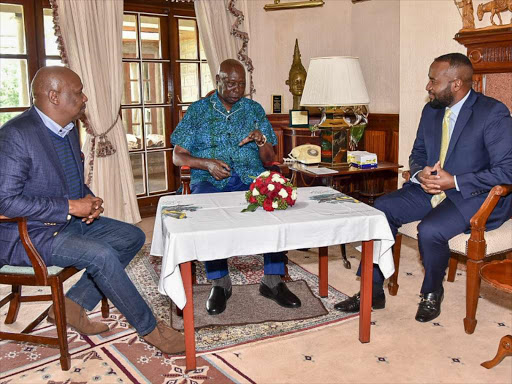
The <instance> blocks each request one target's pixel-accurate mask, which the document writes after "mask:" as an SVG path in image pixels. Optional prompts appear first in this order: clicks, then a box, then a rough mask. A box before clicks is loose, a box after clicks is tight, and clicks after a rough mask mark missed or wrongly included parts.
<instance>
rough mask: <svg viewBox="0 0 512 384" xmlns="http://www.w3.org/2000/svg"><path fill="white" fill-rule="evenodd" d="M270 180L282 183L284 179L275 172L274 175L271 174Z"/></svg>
mask: <svg viewBox="0 0 512 384" xmlns="http://www.w3.org/2000/svg"><path fill="white" fill-rule="evenodd" d="M272 181H273V182H274V183H280V184H284V179H283V178H282V177H281V176H280V175H279V174H277V173H275V174H274V175H272Z"/></svg>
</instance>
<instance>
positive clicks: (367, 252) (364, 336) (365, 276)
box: [359, 240, 373, 343]
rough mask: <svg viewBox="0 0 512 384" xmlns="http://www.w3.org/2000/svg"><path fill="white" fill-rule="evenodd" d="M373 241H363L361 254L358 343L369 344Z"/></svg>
mask: <svg viewBox="0 0 512 384" xmlns="http://www.w3.org/2000/svg"><path fill="white" fill-rule="evenodd" d="M372 281H373V240H370V241H363V252H362V254H361V304H360V309H359V341H360V342H361V343H369V342H370V325H371V324H370V321H371V318H372V288H373V283H372Z"/></svg>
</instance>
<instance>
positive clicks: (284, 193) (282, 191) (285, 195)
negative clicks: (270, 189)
mask: <svg viewBox="0 0 512 384" xmlns="http://www.w3.org/2000/svg"><path fill="white" fill-rule="evenodd" d="M278 195H279V196H281V197H282V198H283V199H286V198H287V197H288V192H286V189H284V188H283V189H281V190H280V191H279V193H278Z"/></svg>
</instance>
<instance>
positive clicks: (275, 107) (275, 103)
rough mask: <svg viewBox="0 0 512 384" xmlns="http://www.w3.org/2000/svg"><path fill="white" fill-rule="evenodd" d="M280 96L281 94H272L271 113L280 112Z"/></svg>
mask: <svg viewBox="0 0 512 384" xmlns="http://www.w3.org/2000/svg"><path fill="white" fill-rule="evenodd" d="M282 100H283V98H282V96H281V95H272V101H271V104H272V113H281V111H282V108H281V106H282V105H283V104H282Z"/></svg>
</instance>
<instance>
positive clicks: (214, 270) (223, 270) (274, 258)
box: [190, 172, 284, 280]
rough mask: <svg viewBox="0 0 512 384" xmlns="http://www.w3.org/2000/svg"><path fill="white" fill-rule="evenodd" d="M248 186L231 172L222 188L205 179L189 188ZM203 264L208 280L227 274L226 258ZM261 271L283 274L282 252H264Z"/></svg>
mask: <svg viewBox="0 0 512 384" xmlns="http://www.w3.org/2000/svg"><path fill="white" fill-rule="evenodd" d="M249 186H250V185H247V184H244V183H243V182H242V180H240V177H239V176H238V175H237V174H236V173H234V172H233V173H232V175H231V177H230V178H229V182H228V184H227V185H226V186H225V187H224V188H223V189H222V190H219V189H217V188H215V187H214V186H213V185H212V184H211V183H209V182H207V181H201V182H199V183H196V184H192V185H191V187H190V190H191V192H192V193H216V192H235V191H247V190H248V189H249ZM204 266H205V269H206V277H207V278H208V280H215V279H220V278H221V277H224V276H226V275H227V274H228V261H227V259H221V260H212V261H206V262H205V263H204ZM263 272H264V274H265V275H284V253H283V252H275V253H265V254H264V255H263Z"/></svg>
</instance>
